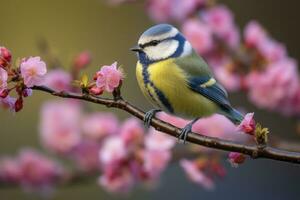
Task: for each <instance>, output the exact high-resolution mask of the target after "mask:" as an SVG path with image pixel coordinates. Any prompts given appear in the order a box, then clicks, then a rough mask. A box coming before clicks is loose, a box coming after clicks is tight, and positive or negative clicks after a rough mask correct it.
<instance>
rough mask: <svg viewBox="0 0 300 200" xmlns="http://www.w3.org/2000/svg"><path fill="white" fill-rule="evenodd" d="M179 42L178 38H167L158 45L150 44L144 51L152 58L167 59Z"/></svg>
mask: <svg viewBox="0 0 300 200" xmlns="http://www.w3.org/2000/svg"><path fill="white" fill-rule="evenodd" d="M178 45H179V42H178V41H177V40H167V41H164V42H161V43H159V44H158V45H157V46H149V47H146V48H145V49H144V52H145V53H146V55H147V56H148V58H149V59H150V60H154V61H155V60H161V59H166V58H168V57H170V56H171V55H173V54H174V53H175V51H176V50H177V48H178Z"/></svg>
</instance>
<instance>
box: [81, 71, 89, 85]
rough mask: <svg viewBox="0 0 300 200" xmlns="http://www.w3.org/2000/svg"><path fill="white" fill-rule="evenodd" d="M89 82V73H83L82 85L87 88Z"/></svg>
mask: <svg viewBox="0 0 300 200" xmlns="http://www.w3.org/2000/svg"><path fill="white" fill-rule="evenodd" d="M88 84H89V77H88V76H87V74H83V75H82V77H81V87H83V88H86V87H87V86H88Z"/></svg>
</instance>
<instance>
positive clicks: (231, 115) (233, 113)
mask: <svg viewBox="0 0 300 200" xmlns="http://www.w3.org/2000/svg"><path fill="white" fill-rule="evenodd" d="M223 114H224V115H225V116H226V117H227V118H228V119H229V120H230V121H232V123H234V124H240V123H241V122H242V121H243V119H244V116H243V115H242V114H241V113H240V112H239V111H238V110H236V109H234V108H231V109H229V110H226V111H224V113H223Z"/></svg>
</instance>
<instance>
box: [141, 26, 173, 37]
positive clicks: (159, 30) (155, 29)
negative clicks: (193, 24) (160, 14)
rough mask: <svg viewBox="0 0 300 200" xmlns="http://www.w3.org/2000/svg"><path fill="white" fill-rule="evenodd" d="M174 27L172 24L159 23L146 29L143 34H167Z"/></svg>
mask: <svg viewBox="0 0 300 200" xmlns="http://www.w3.org/2000/svg"><path fill="white" fill-rule="evenodd" d="M172 28H174V27H173V26H172V25H170V24H158V25H155V26H152V27H151V28H149V29H148V30H146V31H145V32H144V33H143V34H142V36H157V35H161V34H165V33H168V32H170V31H171V30H172Z"/></svg>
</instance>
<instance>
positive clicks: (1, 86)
mask: <svg viewBox="0 0 300 200" xmlns="http://www.w3.org/2000/svg"><path fill="white" fill-rule="evenodd" d="M7 78H8V76H7V72H6V70H4V69H3V68H1V67H0V93H1V92H2V91H3V90H5V89H6V87H7Z"/></svg>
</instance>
